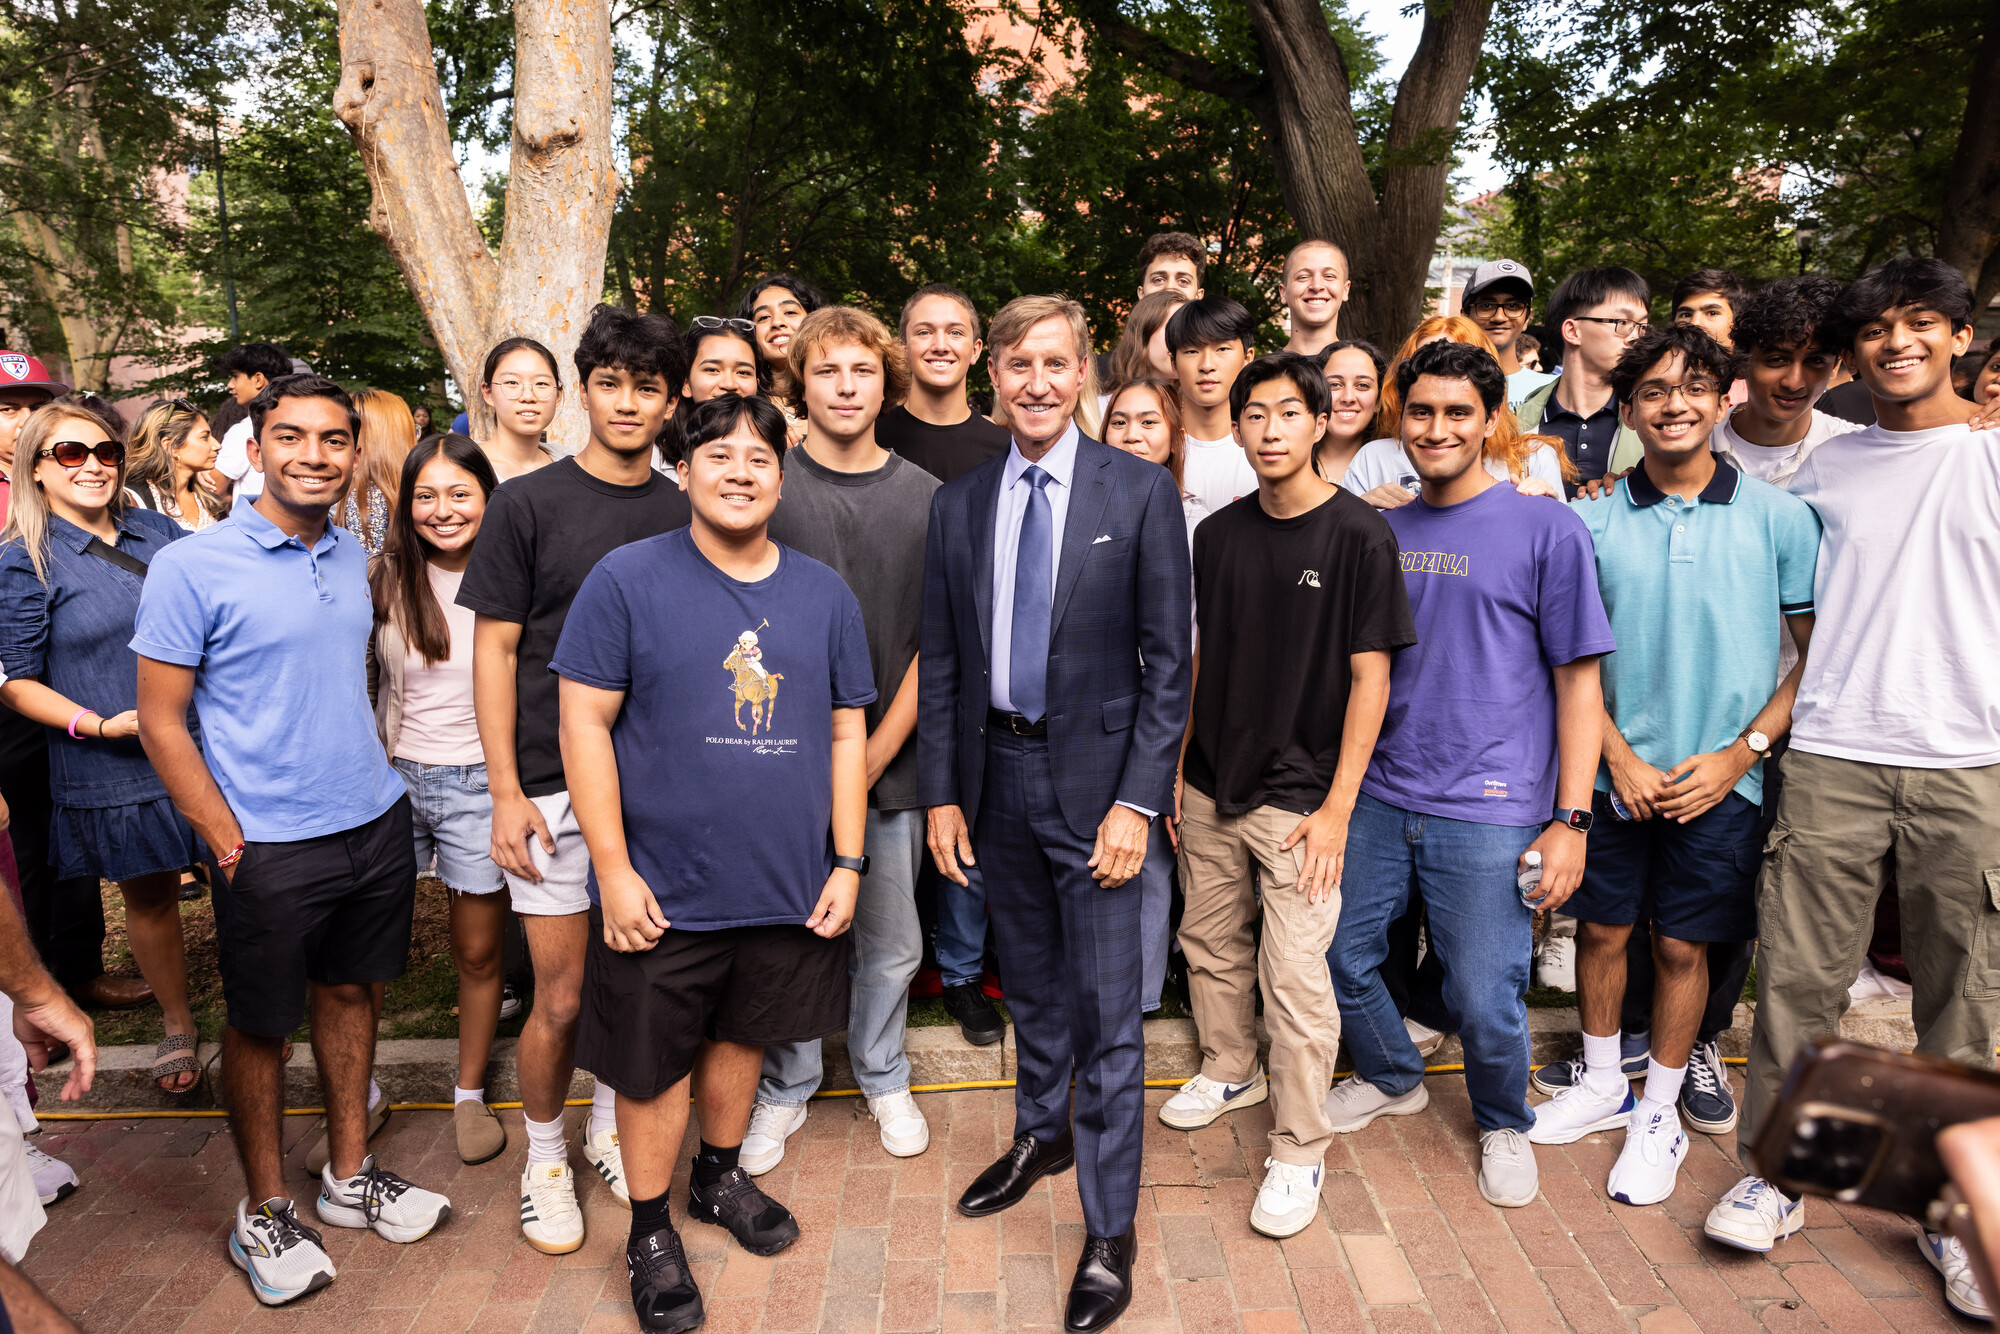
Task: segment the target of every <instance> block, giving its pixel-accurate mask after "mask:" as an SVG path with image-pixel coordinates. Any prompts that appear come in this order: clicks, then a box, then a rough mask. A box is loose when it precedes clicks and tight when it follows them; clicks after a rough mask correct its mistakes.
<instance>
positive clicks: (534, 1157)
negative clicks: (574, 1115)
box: [521, 1113, 569, 1163]
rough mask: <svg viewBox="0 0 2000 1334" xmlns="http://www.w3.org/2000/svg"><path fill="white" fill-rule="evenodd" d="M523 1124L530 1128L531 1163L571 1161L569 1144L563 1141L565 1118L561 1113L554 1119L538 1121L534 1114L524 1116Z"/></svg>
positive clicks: (529, 1159) (529, 1150)
mask: <svg viewBox="0 0 2000 1334" xmlns="http://www.w3.org/2000/svg"><path fill="white" fill-rule="evenodd" d="M521 1124H522V1125H524V1126H526V1127H527V1128H528V1161H529V1162H530V1163H561V1162H567V1161H569V1146H568V1145H567V1144H565V1143H564V1142H563V1119H562V1116H561V1114H560V1113H558V1114H557V1116H556V1119H555V1120H553V1121H537V1120H536V1119H535V1118H534V1117H532V1116H523V1117H522V1120H521Z"/></svg>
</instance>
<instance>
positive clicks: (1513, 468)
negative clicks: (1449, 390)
mask: <svg viewBox="0 0 2000 1334" xmlns="http://www.w3.org/2000/svg"><path fill="white" fill-rule="evenodd" d="M1436 338H1444V339H1447V340H1449V341H1450V342H1454V343H1464V344H1466V345H1468V346H1470V347H1478V348H1484V349H1485V350H1486V354H1487V355H1488V356H1490V357H1492V358H1493V359H1494V360H1495V361H1498V360H1500V353H1499V350H1498V349H1497V348H1495V347H1494V346H1493V340H1492V339H1491V338H1488V337H1487V336H1486V331H1485V330H1484V329H1482V328H1480V327H1479V326H1478V325H1477V324H1474V323H1473V322H1472V321H1471V320H1470V319H1469V318H1467V317H1466V316H1464V315H1433V316H1431V317H1430V318H1429V319H1427V320H1425V321H1424V322H1423V323H1421V324H1419V325H1418V326H1417V327H1416V328H1415V329H1413V330H1411V331H1410V336H1409V337H1408V338H1405V339H1404V340H1403V345H1402V346H1401V347H1399V348H1397V349H1396V355H1395V356H1394V357H1392V358H1390V360H1389V370H1388V373H1387V374H1385V375H1384V376H1383V377H1382V405H1381V407H1380V408H1378V409H1377V410H1376V417H1375V420H1376V421H1377V422H1379V423H1380V425H1381V430H1382V433H1383V434H1384V435H1386V436H1389V437H1391V438H1397V437H1398V436H1400V434H1401V431H1402V427H1403V395H1402V393H1401V392H1400V391H1399V390H1398V389H1397V388H1396V368H1397V367H1398V366H1401V365H1402V364H1403V363H1404V362H1406V361H1408V360H1409V359H1410V358H1411V357H1413V356H1415V355H1416V352H1417V349H1418V348H1420V347H1422V346H1423V345H1424V344H1425V343H1428V342H1430V341H1432V340H1433V339H1436ZM1494 415H1495V417H1496V418H1497V419H1498V422H1499V424H1498V425H1496V426H1495V427H1494V428H1493V434H1492V435H1491V436H1489V437H1488V438H1487V441H1486V457H1487V458H1488V459H1491V460H1492V461H1493V462H1495V463H1498V464H1500V465H1502V466H1503V467H1505V468H1506V469H1507V475H1508V476H1509V477H1516V478H1519V477H1526V476H1527V475H1528V458H1529V456H1530V455H1532V454H1533V453H1534V452H1535V451H1536V450H1538V449H1553V450H1554V451H1555V452H1556V463H1557V464H1558V465H1559V466H1560V467H1561V469H1562V476H1563V480H1564V481H1565V482H1575V481H1577V480H1578V478H1579V476H1580V474H1578V472H1577V470H1576V465H1575V464H1574V463H1572V462H1570V458H1569V454H1568V452H1567V451H1565V450H1564V449H1563V447H1562V441H1560V440H1558V439H1556V437H1554V436H1552V435H1529V434H1526V433H1525V432H1523V431H1522V430H1521V423H1520V422H1519V420H1517V419H1516V418H1515V416H1514V409H1513V408H1511V407H1509V406H1508V405H1507V404H1506V403H1504V402H1503V403H1502V404H1501V405H1500V410H1499V411H1498V412H1497V413H1495V414H1494Z"/></svg>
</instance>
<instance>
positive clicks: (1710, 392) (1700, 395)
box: [1632, 380, 1722, 408]
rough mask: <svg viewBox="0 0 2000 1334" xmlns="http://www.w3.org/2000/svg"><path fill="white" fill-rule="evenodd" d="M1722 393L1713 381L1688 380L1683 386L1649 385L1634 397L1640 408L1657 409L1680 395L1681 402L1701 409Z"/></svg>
mask: <svg viewBox="0 0 2000 1334" xmlns="http://www.w3.org/2000/svg"><path fill="white" fill-rule="evenodd" d="M1721 392H1722V389H1721V386H1720V385H1718V384H1716V382H1715V381H1713V380H1688V381H1686V382H1685V383H1682V384H1649V385H1647V386H1646V387H1645V388H1644V389H1641V390H1639V391H1638V392H1637V393H1635V394H1633V395H1632V397H1633V398H1635V399H1636V400H1638V403H1639V406H1640V407H1645V408H1657V407H1661V406H1663V405H1664V404H1665V403H1666V401H1667V400H1668V399H1670V398H1672V397H1673V396H1674V395H1675V394H1679V395H1680V396H1681V402H1683V403H1685V404H1687V405H1688V406H1689V407H1691V408H1699V407H1706V406H1707V405H1708V404H1710V403H1713V402H1714V401H1715V396H1716V395H1717V394H1719V393H1721Z"/></svg>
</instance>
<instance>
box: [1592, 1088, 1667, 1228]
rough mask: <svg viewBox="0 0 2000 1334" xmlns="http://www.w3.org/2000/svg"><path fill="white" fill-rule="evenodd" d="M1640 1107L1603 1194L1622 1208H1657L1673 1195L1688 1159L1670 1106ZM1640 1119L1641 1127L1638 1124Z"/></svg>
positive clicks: (1634, 1116) (1628, 1125) (1630, 1125)
mask: <svg viewBox="0 0 2000 1334" xmlns="http://www.w3.org/2000/svg"><path fill="white" fill-rule="evenodd" d="M1648 1107H1653V1104H1650V1103H1645V1104H1641V1105H1640V1106H1639V1108H1637V1109H1636V1110H1634V1111H1633V1113H1632V1118H1631V1121H1630V1123H1629V1124H1627V1126H1626V1127H1625V1147H1624V1148H1622V1149H1620V1150H1619V1151H1618V1161H1617V1162H1615V1163H1613V1164H1611V1180H1610V1181H1609V1182H1608V1183H1607V1184H1606V1185H1605V1187H1604V1193H1605V1194H1607V1195H1609V1196H1610V1197H1611V1198H1612V1199H1614V1200H1617V1201H1619V1202H1620V1203H1621V1204H1658V1203H1659V1202H1660V1201H1661V1200H1664V1199H1666V1198H1667V1196H1669V1195H1671V1194H1673V1193H1674V1181H1675V1180H1676V1179H1677V1178H1678V1177H1679V1176H1680V1170H1681V1161H1682V1160H1683V1159H1685V1158H1686V1157H1687V1152H1688V1137H1687V1135H1686V1133H1685V1132H1683V1131H1682V1130H1681V1118H1680V1114H1679V1113H1677V1112H1675V1111H1674V1109H1673V1107H1672V1106H1671V1105H1668V1106H1666V1107H1654V1109H1653V1110H1651V1111H1648V1110H1646V1109H1647V1108H1648ZM1641 1118H1643V1119H1644V1124H1641Z"/></svg>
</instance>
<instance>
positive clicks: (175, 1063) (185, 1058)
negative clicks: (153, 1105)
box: [152, 1033, 201, 1098]
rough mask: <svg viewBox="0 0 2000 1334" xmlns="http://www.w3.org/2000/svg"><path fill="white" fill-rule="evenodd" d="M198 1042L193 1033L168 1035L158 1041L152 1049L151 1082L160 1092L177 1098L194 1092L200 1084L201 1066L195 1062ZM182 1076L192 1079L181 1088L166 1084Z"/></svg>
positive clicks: (198, 1047) (198, 1046) (199, 1040)
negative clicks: (157, 1086) (158, 1043)
mask: <svg viewBox="0 0 2000 1334" xmlns="http://www.w3.org/2000/svg"><path fill="white" fill-rule="evenodd" d="M200 1042H201V1039H199V1038H198V1037H196V1036H195V1035H194V1034H193V1033H169V1034H167V1035H166V1036H165V1037H163V1038H161V1039H160V1045H159V1046H157V1047H155V1048H154V1049H153V1070H152V1075H153V1082H154V1083H155V1084H157V1085H159V1088H160V1092H162V1093H165V1094H168V1095H169V1096H171V1097H176V1098H178V1097H180V1096H182V1095H183V1094H187V1093H192V1092H193V1091H194V1086H195V1085H196V1084H199V1083H200V1082H201V1065H200V1064H199V1063H198V1062H197V1061H196V1060H195V1056H196V1054H197V1053H198V1052H199V1050H200ZM182 1075H190V1076H193V1077H192V1078H190V1079H189V1080H188V1082H187V1084H186V1085H185V1086H183V1087H181V1088H174V1087H172V1086H171V1085H170V1084H169V1083H168V1081H169V1080H173V1079H177V1078H179V1077H180V1076H182Z"/></svg>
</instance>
